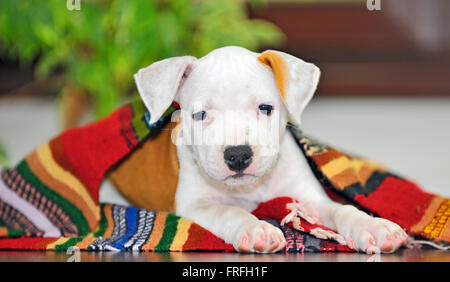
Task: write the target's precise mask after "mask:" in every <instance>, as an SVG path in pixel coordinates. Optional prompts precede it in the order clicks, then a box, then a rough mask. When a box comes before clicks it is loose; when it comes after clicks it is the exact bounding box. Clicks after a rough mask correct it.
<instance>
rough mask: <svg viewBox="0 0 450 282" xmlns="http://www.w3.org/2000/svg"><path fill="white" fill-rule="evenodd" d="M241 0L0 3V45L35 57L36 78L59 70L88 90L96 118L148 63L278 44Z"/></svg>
mask: <svg viewBox="0 0 450 282" xmlns="http://www.w3.org/2000/svg"><path fill="white" fill-rule="evenodd" d="M250 2H251V3H257V4H260V3H261V2H265V1H261V0H258V1H255V0H253V1H250ZM246 4H247V3H246V2H245V1H242V0H133V1H130V0H81V10H79V11H77V10H73V11H70V10H68V9H67V8H66V1H61V0H45V1H39V0H1V1H0V42H2V45H3V49H4V50H3V51H6V53H7V54H9V55H10V56H14V57H16V58H18V59H19V60H20V61H21V62H22V63H23V64H24V65H27V64H29V63H30V62H37V63H36V75H37V76H38V77H47V76H49V75H51V74H52V73H54V71H55V69H62V70H63V73H64V78H65V85H66V87H69V88H74V89H75V91H78V92H79V91H84V92H86V93H88V94H89V95H90V97H91V98H92V100H93V101H94V105H95V113H96V115H97V117H102V116H105V115H106V114H108V113H109V112H110V111H111V110H112V109H114V107H116V106H117V104H118V103H119V102H120V100H121V99H122V98H123V96H124V95H128V94H135V87H134V82H133V78H132V75H133V74H134V73H135V72H136V71H137V70H138V69H139V68H142V67H144V66H146V65H149V64H151V63H152V62H155V61H157V60H160V59H163V58H166V57H172V56H179V55H186V54H189V55H194V56H202V55H204V54H206V53H207V52H209V51H211V50H212V49H215V48H218V47H221V46H224V45H241V46H244V47H247V48H249V49H256V48H258V47H259V46H260V45H261V44H271V45H273V44H275V43H277V42H279V41H280V40H281V39H282V33H281V32H280V31H279V29H278V28H276V27H275V26H274V25H272V24H270V23H268V22H265V21H262V20H250V19H248V18H247V15H246ZM69 92H70V91H69Z"/></svg>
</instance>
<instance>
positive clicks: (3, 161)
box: [0, 142, 9, 166]
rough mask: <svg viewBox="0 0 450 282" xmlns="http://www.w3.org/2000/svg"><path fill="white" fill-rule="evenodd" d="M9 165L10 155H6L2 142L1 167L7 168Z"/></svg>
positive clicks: (0, 144)
mask: <svg viewBox="0 0 450 282" xmlns="http://www.w3.org/2000/svg"><path fill="white" fill-rule="evenodd" d="M8 163H9V158H8V154H7V153H6V150H5V147H4V146H3V144H2V143H1V142H0V166H6V165H8Z"/></svg>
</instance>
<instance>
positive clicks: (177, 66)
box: [134, 56, 197, 123]
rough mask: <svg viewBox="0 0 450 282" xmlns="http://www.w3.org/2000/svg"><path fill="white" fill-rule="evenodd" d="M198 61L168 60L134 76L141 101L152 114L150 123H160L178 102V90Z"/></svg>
mask: <svg viewBox="0 0 450 282" xmlns="http://www.w3.org/2000/svg"><path fill="white" fill-rule="evenodd" d="M196 60H197V59H196V58H195V57H192V56H182V57H173V58H168V59H165V60H162V61H158V62H155V63H153V64H151V65H150V66H148V67H146V68H143V69H140V70H139V71H138V72H137V73H136V74H135V75H134V80H135V81H136V85H137V89H138V91H139V94H140V95H141V99H142V100H143V101H144V104H145V106H146V107H147V109H148V111H149V112H150V123H154V122H156V121H158V119H159V118H160V117H161V116H162V115H163V114H164V112H165V111H166V110H167V109H168V108H169V106H170V105H171V104H172V101H174V100H176V95H177V92H178V89H180V87H181V86H182V85H183V82H184V80H185V79H186V78H187V75H188V74H189V73H190V71H191V70H192V67H193V63H194V62H195V61H196Z"/></svg>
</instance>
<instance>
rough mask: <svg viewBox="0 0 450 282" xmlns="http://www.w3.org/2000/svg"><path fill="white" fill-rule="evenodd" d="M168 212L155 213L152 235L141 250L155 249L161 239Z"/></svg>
mask: <svg viewBox="0 0 450 282" xmlns="http://www.w3.org/2000/svg"><path fill="white" fill-rule="evenodd" d="M168 214H169V213H168V212H158V213H156V219H155V222H154V224H153V229H152V234H151V235H150V238H149V239H148V241H147V243H145V245H144V246H142V250H145V251H153V250H154V249H155V247H156V246H157V245H158V243H159V241H160V240H161V238H162V235H163V232H164V227H165V223H166V219H167V215H168Z"/></svg>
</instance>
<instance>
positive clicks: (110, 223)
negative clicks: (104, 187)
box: [103, 205, 114, 238]
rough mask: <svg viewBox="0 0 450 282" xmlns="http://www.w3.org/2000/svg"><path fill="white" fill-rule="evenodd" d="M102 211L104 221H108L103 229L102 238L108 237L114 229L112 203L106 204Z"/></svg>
mask: <svg viewBox="0 0 450 282" xmlns="http://www.w3.org/2000/svg"><path fill="white" fill-rule="evenodd" d="M103 211H104V213H105V217H106V221H107V222H108V227H107V228H106V230H105V234H103V238H109V237H111V234H112V232H113V230H114V219H113V218H112V205H106V206H105V208H104V210H103Z"/></svg>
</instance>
